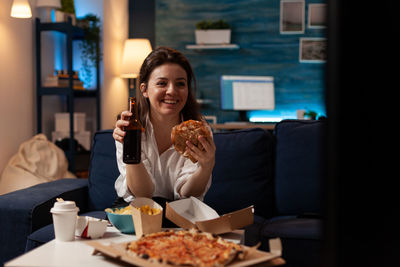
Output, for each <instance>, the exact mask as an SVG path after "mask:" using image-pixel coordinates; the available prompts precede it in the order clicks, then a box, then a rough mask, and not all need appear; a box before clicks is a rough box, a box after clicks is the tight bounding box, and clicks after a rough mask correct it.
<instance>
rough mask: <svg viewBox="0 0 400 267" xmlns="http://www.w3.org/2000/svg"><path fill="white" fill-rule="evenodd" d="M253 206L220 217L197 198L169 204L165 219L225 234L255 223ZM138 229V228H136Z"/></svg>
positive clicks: (183, 225) (187, 226)
mask: <svg viewBox="0 0 400 267" xmlns="http://www.w3.org/2000/svg"><path fill="white" fill-rule="evenodd" d="M253 211H254V209H253V206H250V207H247V208H244V209H241V210H238V211H234V212H231V213H227V214H224V215H222V216H219V215H218V213H217V212H216V211H215V210H213V209H212V208H211V207H209V206H207V205H206V204H204V203H203V202H202V201H200V200H198V199H197V198H195V197H190V198H185V199H180V200H176V201H173V202H169V203H168V202H167V204H166V210H165V217H166V218H168V219H169V220H171V221H172V222H173V223H175V224H176V225H178V226H179V227H182V228H184V229H190V228H197V229H199V230H201V231H205V232H209V233H213V234H223V233H228V232H231V231H233V230H236V229H239V228H242V227H245V226H247V225H249V224H252V223H253V220H254V214H253ZM135 227H136V226H135Z"/></svg>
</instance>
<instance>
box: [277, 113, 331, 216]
mask: <svg viewBox="0 0 400 267" xmlns="http://www.w3.org/2000/svg"><path fill="white" fill-rule="evenodd" d="M325 125H326V121H310V120H307V121H301V120H284V121H281V122H279V123H277V124H276V126H275V130H274V133H275V136H276V157H275V158H276V164H275V194H276V206H277V211H278V213H279V214H303V213H319V214H320V213H321V202H322V196H321V190H322V188H321V186H322V181H323V162H324V158H323V157H324V155H325V154H324V144H325V143H324V141H325V139H324V132H325Z"/></svg>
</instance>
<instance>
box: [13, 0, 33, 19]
mask: <svg viewBox="0 0 400 267" xmlns="http://www.w3.org/2000/svg"><path fill="white" fill-rule="evenodd" d="M11 17H13V18H30V17H32V11H31V6H30V5H29V2H28V0H14V1H13V4H12V7H11Z"/></svg>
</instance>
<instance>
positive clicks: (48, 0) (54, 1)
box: [36, 0, 61, 8]
mask: <svg viewBox="0 0 400 267" xmlns="http://www.w3.org/2000/svg"><path fill="white" fill-rule="evenodd" d="M36 7H52V8H61V1H60V0H37V1H36Z"/></svg>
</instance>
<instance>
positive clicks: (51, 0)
mask: <svg viewBox="0 0 400 267" xmlns="http://www.w3.org/2000/svg"><path fill="white" fill-rule="evenodd" d="M36 7H39V8H45V9H46V17H45V18H43V21H44V22H51V10H52V9H53V8H60V7H61V1H60V0H37V2H36Z"/></svg>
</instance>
